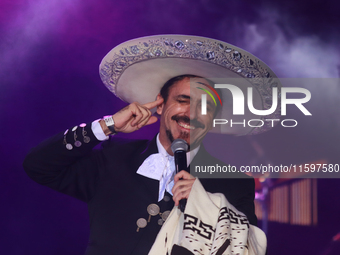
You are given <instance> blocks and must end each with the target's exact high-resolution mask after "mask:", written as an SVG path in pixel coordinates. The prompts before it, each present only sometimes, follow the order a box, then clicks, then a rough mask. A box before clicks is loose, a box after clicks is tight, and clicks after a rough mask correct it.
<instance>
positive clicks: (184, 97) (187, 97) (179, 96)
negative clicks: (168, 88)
mask: <svg viewBox="0 0 340 255" xmlns="http://www.w3.org/2000/svg"><path fill="white" fill-rule="evenodd" d="M180 98H182V99H189V100H190V96H188V95H184V94H181V95H177V96H176V99H180Z"/></svg>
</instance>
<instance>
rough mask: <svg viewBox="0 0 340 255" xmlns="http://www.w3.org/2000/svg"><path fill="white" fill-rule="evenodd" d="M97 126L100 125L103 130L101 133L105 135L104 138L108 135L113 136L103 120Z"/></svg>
mask: <svg viewBox="0 0 340 255" xmlns="http://www.w3.org/2000/svg"><path fill="white" fill-rule="evenodd" d="M99 124H100V126H101V128H102V129H103V132H104V134H105V135H106V136H109V135H112V134H114V133H113V132H112V131H111V130H110V129H109V127H108V126H107V125H106V123H105V120H104V119H101V120H100V121H99Z"/></svg>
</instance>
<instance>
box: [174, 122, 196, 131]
mask: <svg viewBox="0 0 340 255" xmlns="http://www.w3.org/2000/svg"><path fill="white" fill-rule="evenodd" d="M177 123H178V125H180V126H181V127H183V128H186V129H191V130H193V129H195V127H193V126H189V125H187V124H184V123H179V122H177Z"/></svg>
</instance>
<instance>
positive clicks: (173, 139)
mask: <svg viewBox="0 0 340 255" xmlns="http://www.w3.org/2000/svg"><path fill="white" fill-rule="evenodd" d="M165 133H166V135H167V137H168V139H169V141H170V142H171V143H172V142H173V141H175V138H174V136H173V135H172V133H171V131H170V130H169V129H167V130H166V131H165ZM189 137H190V133H189V132H181V133H180V134H179V137H177V138H181V139H183V140H187V139H188V138H189ZM177 138H176V139H177ZM188 144H189V143H188Z"/></svg>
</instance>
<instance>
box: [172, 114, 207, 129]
mask: <svg viewBox="0 0 340 255" xmlns="http://www.w3.org/2000/svg"><path fill="white" fill-rule="evenodd" d="M171 119H172V120H174V121H177V122H178V121H180V122H184V123H185V124H187V125H190V126H194V127H195V128H205V125H204V124H203V123H201V122H199V121H198V120H197V119H193V120H190V118H189V117H188V116H180V115H174V116H172V117H171Z"/></svg>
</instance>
